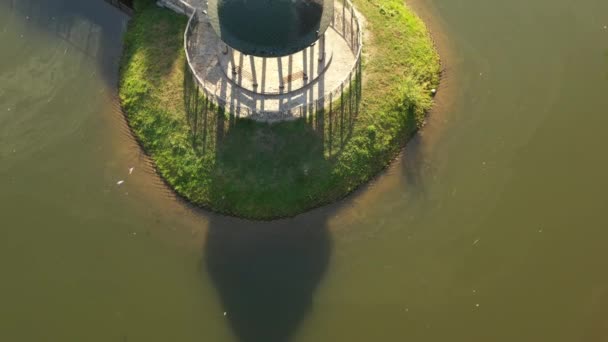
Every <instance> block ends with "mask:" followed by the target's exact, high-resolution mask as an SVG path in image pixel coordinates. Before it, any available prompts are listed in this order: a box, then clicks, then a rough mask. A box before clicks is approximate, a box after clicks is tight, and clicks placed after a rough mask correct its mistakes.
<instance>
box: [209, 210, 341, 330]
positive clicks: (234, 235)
mask: <svg viewBox="0 0 608 342" xmlns="http://www.w3.org/2000/svg"><path fill="white" fill-rule="evenodd" d="M314 216H315V217H314V218H310V217H309V220H307V221H306V222H299V223H297V222H295V221H293V220H289V221H280V222H272V223H252V222H248V221H241V220H236V219H226V218H220V219H217V220H212V222H211V224H210V228H209V233H208V237H207V242H206V245H205V263H204V266H205V268H206V272H208V274H209V276H210V277H211V279H212V281H213V284H214V286H215V287H216V289H217V291H218V293H219V296H220V299H221V302H222V305H223V307H224V311H225V312H226V317H227V319H228V322H229V324H230V327H231V328H232V330H233V331H234V333H235V334H236V335H237V337H238V339H239V341H242V342H285V341H287V340H289V338H290V337H291V336H292V335H293V334H294V332H295V331H296V330H297V328H298V325H299V324H300V323H301V322H302V320H303V319H304V318H305V316H306V314H307V313H309V311H310V310H311V307H312V304H313V296H314V292H315V289H316V288H317V286H318V285H319V282H320V281H321V279H322V277H323V275H324V273H325V271H326V269H327V265H328V262H329V258H330V250H331V239H330V236H329V233H328V231H327V227H326V223H325V222H326V220H325V217H324V216H323V215H314Z"/></svg>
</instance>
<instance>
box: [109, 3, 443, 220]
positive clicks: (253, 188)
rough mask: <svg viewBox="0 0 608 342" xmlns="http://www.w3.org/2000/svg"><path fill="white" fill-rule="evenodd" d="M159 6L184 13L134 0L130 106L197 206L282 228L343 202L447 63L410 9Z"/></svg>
mask: <svg viewBox="0 0 608 342" xmlns="http://www.w3.org/2000/svg"><path fill="white" fill-rule="evenodd" d="M159 3H161V4H164V5H165V6H167V7H169V8H170V9H173V11H171V10H169V9H166V8H161V7H159V6H157V5H156V3H155V1H152V0H135V1H134V15H133V19H132V20H131V22H130V24H129V28H128V31H127V34H126V36H125V46H124V54H123V57H122V63H121V69H120V90H119V92H120V99H121V104H122V107H123V111H124V113H125V116H126V117H127V119H128V122H129V124H130V127H131V129H132V131H133V133H134V135H135V137H136V138H137V140H138V141H139V143H140V145H141V146H142V148H143V150H144V151H145V152H146V153H147V154H148V155H149V156H150V157H151V159H152V160H153V161H154V163H155V165H156V169H157V171H158V173H159V174H160V175H161V177H162V178H163V179H164V180H165V181H166V182H167V183H168V184H169V186H171V187H172V188H173V189H174V190H175V191H176V192H177V193H178V194H179V195H180V196H182V197H183V198H185V199H186V200H187V201H189V202H191V203H193V204H195V205H197V206H200V207H204V208H208V209H210V210H213V211H216V212H219V213H223V214H227V215H232V216H238V217H243V218H249V219H262V220H268V219H275V218H280V217H289V216H294V215H297V214H299V213H302V212H304V211H307V210H309V209H312V208H315V207H318V206H321V205H324V204H328V203H331V202H333V201H336V200H338V199H341V198H343V197H344V196H346V195H347V194H349V193H350V192H352V191H353V190H354V189H356V188H357V187H359V186H360V185H362V184H364V183H365V182H367V181H369V180H370V179H371V178H373V177H374V176H375V175H376V174H378V173H379V172H380V171H381V170H383V169H384V168H385V167H386V166H387V165H388V164H389V163H390V162H391V160H392V159H394V158H395V156H396V155H397V154H398V152H399V151H400V149H401V148H402V147H403V146H404V144H405V143H406V142H407V140H408V139H409V138H410V137H411V136H412V135H413V134H414V133H415V132H416V131H417V130H418V129H419V128H420V127H421V126H422V124H423V121H424V116H425V114H426V113H427V112H428V111H429V109H430V108H431V106H432V98H433V94H434V92H435V89H436V88H437V86H438V84H439V78H440V73H441V65H440V60H439V56H438V54H437V52H436V50H435V48H434V45H433V41H432V39H431V37H430V34H429V32H428V31H427V29H426V26H425V25H424V23H423V22H422V21H421V20H420V19H419V18H418V17H417V16H416V15H415V14H414V13H413V12H412V11H411V10H410V9H409V8H408V7H407V6H406V5H404V4H403V3H402V2H401V1H399V0H382V1H378V0H370V1H362V0H355V2H354V4H351V3H350V1H347V0H336V1H333V0H298V1H295V2H292V1H291V0H290V1H285V0H277V6H276V7H275V6H273V8H272V11H269V10H268V6H267V2H265V3H264V4H265V5H264V6H262V5H260V6H256V4H257V1H253V0H250V1H246V2H244V1H240V0H210V1H208V2H207V1H203V0H164V1H160V2H159ZM281 11H283V12H281ZM176 12H181V14H180V13H176ZM278 12H281V13H284V14H285V15H281V16H280V18H281V19H280V20H275V21H269V18H272V17H277V15H279V14H280V13H278ZM243 13H249V16H248V17H244V14H243ZM244 20H247V23H246V24H239V23H243V21H244ZM256 20H257V21H256ZM282 28H284V29H282ZM279 33H280V34H279ZM256 35H259V37H257V36H256Z"/></svg>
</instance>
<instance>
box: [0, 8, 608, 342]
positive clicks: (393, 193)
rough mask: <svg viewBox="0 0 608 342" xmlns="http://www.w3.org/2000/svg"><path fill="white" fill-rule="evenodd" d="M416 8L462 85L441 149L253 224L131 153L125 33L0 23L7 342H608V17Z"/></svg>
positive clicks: (67, 24) (590, 12)
mask: <svg viewBox="0 0 608 342" xmlns="http://www.w3.org/2000/svg"><path fill="white" fill-rule="evenodd" d="M411 5H412V6H413V7H414V8H415V9H416V11H417V12H418V13H420V15H421V16H422V17H423V18H424V19H425V20H426V21H427V23H428V24H429V26H430V28H431V29H432V31H433V33H434V37H435V39H436V41H437V43H438V45H439V47H440V50H441V54H442V56H443V58H444V61H445V67H446V72H445V78H444V81H443V83H442V86H441V87H440V89H439V94H438V96H437V105H436V106H435V109H434V111H433V112H432V113H431V115H430V117H429V120H428V124H427V126H426V127H425V128H424V129H423V130H422V131H421V132H420V134H419V135H418V136H417V137H416V138H415V139H414V140H413V141H411V143H410V144H408V146H407V147H406V148H405V150H404V151H403V153H402V155H401V157H400V158H399V159H398V160H396V161H395V162H394V163H393V165H392V166H391V167H390V168H389V169H388V170H386V172H384V173H383V174H382V175H381V176H380V177H378V178H377V179H376V180H375V181H373V182H372V183H371V184H369V185H368V186H365V187H364V188H363V189H361V190H360V191H358V192H357V193H355V194H353V195H352V196H349V197H348V198H347V199H346V200H344V201H342V202H340V203H337V204H335V205H331V206H328V207H324V208H321V209H317V210H314V211H312V212H309V213H306V214H304V215H300V216H298V217H296V218H293V219H288V220H281V221H276V222H272V223H259V222H255V223H254V222H248V221H242V220H238V219H233V218H227V217H223V216H219V215H215V214H211V213H208V212H205V211H201V210H196V209H193V208H190V207H189V206H188V205H186V204H184V203H182V202H181V201H180V200H178V199H176V198H175V197H174V196H173V195H172V193H171V191H169V190H168V189H167V188H166V187H165V185H164V184H163V182H162V181H161V180H160V179H159V178H158V176H156V175H155V173H154V171H153V168H152V166H151V164H150V162H149V161H148V159H147V158H146V157H145V156H144V155H143V154H142V152H141V151H140V149H139V147H138V145H137V144H136V143H135V142H134V140H133V138H132V136H131V134H130V132H129V129H128V127H127V125H126V123H125V121H124V118H123V116H122V114H121V112H120V109H119V106H118V102H117V99H116V83H117V68H118V59H119V56H120V53H121V36H122V34H123V32H124V30H125V27H126V24H127V20H128V18H127V17H126V16H125V15H123V14H121V13H120V12H119V11H118V10H116V9H115V8H113V7H111V6H109V5H108V4H107V3H105V2H104V1H101V0H89V1H80V0H0V341H15V342H16V341H28V342H29V341H58V342H65V341H100V342H101V341H104V342H107V341H117V342H124V341H129V342H134V341H142V342H144V341H145V342H153V341H180V342H181V341H184V342H185V341H199V342H200V341H213V342H223V341H242V342H254V341H256V342H279V341H296V342H305V341H306V342H308V341H349V342H351V341H361V342H364V341H365V342H367V341H442V342H443V341H467V342H470V341H505V342H507V341H508V342H511V341H530V342H537V341H552V342H555V341H564V342H566V341H568V342H571V341H589V342H596V341H608V273H607V272H606V268H605V267H606V266H607V265H608V248H607V247H606V242H607V241H608V178H607V175H608V153H607V152H606V147H607V146H608V134H606V128H607V127H608V1H605V0H580V1H576V2H573V1H567V0H551V1H549V0H513V1H498V0H484V1H481V0H416V2H414V3H412V4H411ZM130 168H133V171H132V173H131V174H129V169H130ZM121 180H123V181H124V183H123V184H122V185H117V182H118V181H121Z"/></svg>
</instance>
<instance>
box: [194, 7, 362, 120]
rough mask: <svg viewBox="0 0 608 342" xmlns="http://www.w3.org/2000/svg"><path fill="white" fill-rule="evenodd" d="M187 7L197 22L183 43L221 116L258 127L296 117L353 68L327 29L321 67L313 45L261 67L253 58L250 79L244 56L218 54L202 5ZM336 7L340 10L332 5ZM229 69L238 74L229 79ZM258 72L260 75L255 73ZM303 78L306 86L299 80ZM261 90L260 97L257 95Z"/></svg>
mask: <svg viewBox="0 0 608 342" xmlns="http://www.w3.org/2000/svg"><path fill="white" fill-rule="evenodd" d="M187 1H188V2H189V3H190V4H191V5H193V6H194V7H196V8H197V9H198V10H199V21H198V23H196V24H195V25H194V33H193V35H192V37H191V39H190V41H189V43H190V46H191V48H190V56H191V61H192V63H193V66H194V70H195V72H196V74H197V76H198V77H199V79H201V80H203V82H204V84H205V88H206V89H207V92H208V93H211V94H213V96H214V97H215V100H216V101H219V102H222V103H225V107H226V109H227V110H230V111H232V112H235V113H237V115H239V116H241V117H251V118H252V119H255V120H260V121H280V120H289V119H293V118H297V117H300V116H301V115H303V114H302V113H306V110H302V108H305V106H309V105H310V104H312V103H314V102H316V101H318V100H320V99H321V100H322V99H324V98H326V97H328V94H329V93H330V92H334V93H335V92H336V91H337V90H339V89H340V86H341V84H342V82H343V81H344V80H345V79H346V78H347V77H348V75H349V73H350V71H351V70H352V68H353V66H354V63H355V56H354V54H353V53H352V51H351V50H350V48H349V47H348V44H347V43H346V41H345V40H344V39H343V38H342V36H340V35H339V34H338V33H337V32H336V31H334V29H333V28H331V27H330V28H329V29H328V30H327V32H326V38H325V39H326V57H325V58H324V62H322V63H319V61H318V51H317V50H318V45H319V44H318V43H317V44H315V45H313V46H311V47H309V48H308V49H306V50H304V52H298V53H296V54H294V55H292V56H287V57H282V58H268V59H266V61H265V64H266V65H265V66H264V65H263V63H264V62H263V60H262V59H259V60H258V59H257V58H256V61H254V64H255V66H256V67H255V69H256V75H255V77H254V75H253V74H252V73H251V70H252V68H251V62H250V59H249V56H244V55H241V54H240V53H236V54H235V55H234V56H233V55H232V54H231V53H230V51H229V52H228V53H227V54H224V52H226V50H225V49H226V48H225V45H224V44H223V43H222V42H221V41H220V40H219V37H218V36H217V35H216V33H215V32H214V31H213V29H212V28H211V25H209V21H208V18H207V16H206V15H205V13H206V1H205V0H187ZM336 6H340V4H339V3H336ZM232 60H234V64H232V63H233V62H232ZM233 65H234V66H236V67H237V68H238V69H237V70H238V71H240V73H238V72H237V74H236V75H235V74H233V73H232V71H233ZM279 65H281V66H282V68H280V69H279V67H278V66H279ZM323 67H325V69H324V71H323ZM290 68H291V69H290ZM263 69H265V72H262V71H261V70H263ZM258 70H260V71H259V74H257V73H258ZM279 70H281V71H280V72H279ZM304 73H305V74H306V75H307V76H308V80H304V77H303V76H304V75H303V74H304ZM310 75H313V76H310ZM262 76H264V77H262ZM315 77H316V78H315ZM254 79H255V81H254ZM254 83H257V87H254V86H253V84H254ZM239 84H240V85H241V86H239ZM281 84H283V87H281V86H280V85H281ZM262 90H263V91H264V92H265V94H261V93H260V92H261V91H262ZM267 93H274V94H267Z"/></svg>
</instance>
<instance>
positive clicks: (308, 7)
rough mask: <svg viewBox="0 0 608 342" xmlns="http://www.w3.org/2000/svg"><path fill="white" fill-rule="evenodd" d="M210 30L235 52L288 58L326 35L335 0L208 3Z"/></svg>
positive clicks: (217, 0) (212, 0)
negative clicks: (323, 34) (286, 56)
mask: <svg viewBox="0 0 608 342" xmlns="http://www.w3.org/2000/svg"><path fill="white" fill-rule="evenodd" d="M208 3H209V7H208V13H209V19H210V20H211V26H212V27H213V29H214V30H215V32H216V33H217V34H218V35H219V36H220V38H221V39H222V40H223V41H224V42H225V43H226V44H228V45H230V46H231V47H233V48H234V49H236V50H238V51H241V52H243V53H245V54H248V55H254V56H260V57H272V56H273V57H277V56H285V55H289V54H292V53H295V52H298V51H300V50H303V49H304V48H306V47H308V46H309V45H311V44H312V43H314V42H315V41H316V40H317V39H319V36H320V35H321V34H322V33H323V32H325V30H326V29H327V27H328V26H329V24H330V22H331V19H332V16H333V7H334V6H333V0H209V2H208Z"/></svg>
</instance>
